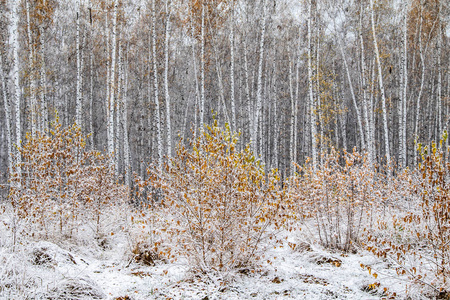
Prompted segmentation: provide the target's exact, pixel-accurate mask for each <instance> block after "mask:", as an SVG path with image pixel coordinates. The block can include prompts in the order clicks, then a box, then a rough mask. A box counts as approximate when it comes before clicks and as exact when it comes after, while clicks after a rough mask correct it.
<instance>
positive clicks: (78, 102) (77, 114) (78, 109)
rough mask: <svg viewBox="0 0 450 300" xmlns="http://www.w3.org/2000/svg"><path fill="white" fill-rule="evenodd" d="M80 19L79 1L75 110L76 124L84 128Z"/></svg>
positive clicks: (79, 7)
mask: <svg viewBox="0 0 450 300" xmlns="http://www.w3.org/2000/svg"><path fill="white" fill-rule="evenodd" d="M80 17H81V1H80V0H78V10H77V37H76V47H77V49H76V52H77V93H76V97H77V100H76V108H75V122H76V124H77V126H79V127H82V124H81V114H82V110H83V107H82V101H83V99H82V95H81V49H80V47H81V45H80Z"/></svg>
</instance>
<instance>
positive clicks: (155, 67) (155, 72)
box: [152, 0, 163, 169]
mask: <svg viewBox="0 0 450 300" xmlns="http://www.w3.org/2000/svg"><path fill="white" fill-rule="evenodd" d="M155 2H156V0H153V1H152V60H153V83H154V86H153V88H154V93H155V99H154V100H155V109H156V112H155V115H156V130H157V145H158V157H157V161H158V168H159V169H161V168H162V159H163V149H162V148H163V145H162V136H161V111H160V107H159V94H158V93H159V86H158V65H157V63H156V59H157V58H156V5H155Z"/></svg>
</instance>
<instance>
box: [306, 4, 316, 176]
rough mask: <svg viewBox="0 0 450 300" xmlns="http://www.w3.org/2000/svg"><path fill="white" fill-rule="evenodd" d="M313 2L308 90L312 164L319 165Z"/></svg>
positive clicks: (309, 30)
mask: <svg viewBox="0 0 450 300" xmlns="http://www.w3.org/2000/svg"><path fill="white" fill-rule="evenodd" d="M311 10H312V0H309V1H308V21H307V22H308V88H309V113H310V122H311V123H310V126H311V156H312V164H313V167H314V168H315V167H316V165H317V142H316V138H317V124H316V120H317V118H316V103H315V97H314V88H313V67H312V55H313V53H312V32H311V31H312V28H311V26H312V12H311Z"/></svg>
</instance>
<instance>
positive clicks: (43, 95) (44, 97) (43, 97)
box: [39, 29, 48, 132]
mask: <svg viewBox="0 0 450 300" xmlns="http://www.w3.org/2000/svg"><path fill="white" fill-rule="evenodd" d="M42 30H43V29H42ZM41 32H42V31H41ZM42 34H43V33H41V35H42ZM42 40H43V38H42V37H39V41H40V45H41V71H40V73H41V74H40V76H41V103H42V107H41V112H42V125H41V129H42V130H43V131H44V132H48V103H47V73H46V70H45V44H44V43H43V42H42Z"/></svg>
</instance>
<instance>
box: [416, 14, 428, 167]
mask: <svg viewBox="0 0 450 300" xmlns="http://www.w3.org/2000/svg"><path fill="white" fill-rule="evenodd" d="M422 22H423V19H422V13H421V14H420V24H419V56H420V63H421V65H422V71H421V79H420V89H419V95H418V96H417V100H416V118H415V125H414V140H415V142H416V143H418V142H419V141H418V140H419V117H420V114H419V112H420V100H421V98H422V92H423V86H424V83H425V60H424V56H423V52H424V51H423V45H422ZM416 165H417V149H415V147H414V166H416Z"/></svg>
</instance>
